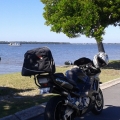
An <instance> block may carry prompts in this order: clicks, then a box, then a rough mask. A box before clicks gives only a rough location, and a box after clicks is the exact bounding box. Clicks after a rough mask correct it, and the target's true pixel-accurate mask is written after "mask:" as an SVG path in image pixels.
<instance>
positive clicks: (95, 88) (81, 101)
mask: <svg viewBox="0 0 120 120" xmlns="http://www.w3.org/2000/svg"><path fill="white" fill-rule="evenodd" d="M70 64H71V63H70ZM74 65H75V64H74ZM74 65H72V66H74ZM100 73H101V70H100V68H99V69H97V68H95V67H94V66H93V64H92V62H88V63H86V64H79V65H78V64H77V65H75V67H73V68H72V69H71V70H67V71H66V73H65V74H63V73H49V74H38V75H34V80H35V83H36V85H37V86H38V87H39V88H40V92H41V94H46V93H55V94H57V95H56V96H54V97H52V98H50V100H49V101H48V102H47V105H46V108H45V112H44V119H45V120H74V119H75V118H76V117H81V116H83V115H85V114H86V113H88V112H90V111H91V112H92V113H93V114H96V115H99V114H100V113H101V112H102V110H103V106H104V98H103V94H102V90H101V89H100V84H101V82H100V79H99V75H100Z"/></svg>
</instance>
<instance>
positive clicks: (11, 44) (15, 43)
mask: <svg viewBox="0 0 120 120" xmlns="http://www.w3.org/2000/svg"><path fill="white" fill-rule="evenodd" d="M8 45H10V46H21V44H20V43H19V42H11V43H9V44H8Z"/></svg>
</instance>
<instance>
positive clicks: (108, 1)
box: [41, 0, 120, 52]
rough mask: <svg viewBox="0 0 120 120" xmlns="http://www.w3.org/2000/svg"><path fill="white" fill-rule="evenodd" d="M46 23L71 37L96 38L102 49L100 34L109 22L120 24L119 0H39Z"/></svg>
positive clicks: (53, 29)
mask: <svg viewBox="0 0 120 120" xmlns="http://www.w3.org/2000/svg"><path fill="white" fill-rule="evenodd" d="M41 2H42V3H43V4H44V5H45V6H44V13H43V16H44V18H45V20H46V22H45V24H46V25H47V26H51V31H53V32H56V33H60V32H63V33H64V34H66V35H67V36H68V37H70V38H74V37H79V36H80V35H85V36H86V37H89V38H95V40H96V42H97V44H98V50H99V51H103V52H105V50H104V47H103V43H102V40H103V35H104V34H105V28H106V27H108V26H109V25H114V26H120V0H41Z"/></svg>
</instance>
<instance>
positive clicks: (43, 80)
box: [37, 77, 50, 94]
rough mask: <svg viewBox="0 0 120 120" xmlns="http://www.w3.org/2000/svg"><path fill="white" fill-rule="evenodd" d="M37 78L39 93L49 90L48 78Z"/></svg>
mask: <svg viewBox="0 0 120 120" xmlns="http://www.w3.org/2000/svg"><path fill="white" fill-rule="evenodd" d="M37 80H38V83H39V84H40V94H45V93H49V91H50V84H49V78H46V77H38V78H37Z"/></svg>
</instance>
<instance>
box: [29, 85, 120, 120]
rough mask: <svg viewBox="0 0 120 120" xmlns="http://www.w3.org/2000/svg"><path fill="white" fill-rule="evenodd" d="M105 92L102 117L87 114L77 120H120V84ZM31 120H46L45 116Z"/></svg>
mask: <svg viewBox="0 0 120 120" xmlns="http://www.w3.org/2000/svg"><path fill="white" fill-rule="evenodd" d="M102 91H103V96H104V109H103V112H102V113H101V114H100V115H93V114H92V113H88V114H86V116H84V117H81V118H76V119H75V120H120V83H119V84H117V85H114V86H112V87H109V88H106V89H104V90H102ZM29 120H44V118H43V115H40V116H37V117H35V118H32V119H29Z"/></svg>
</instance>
